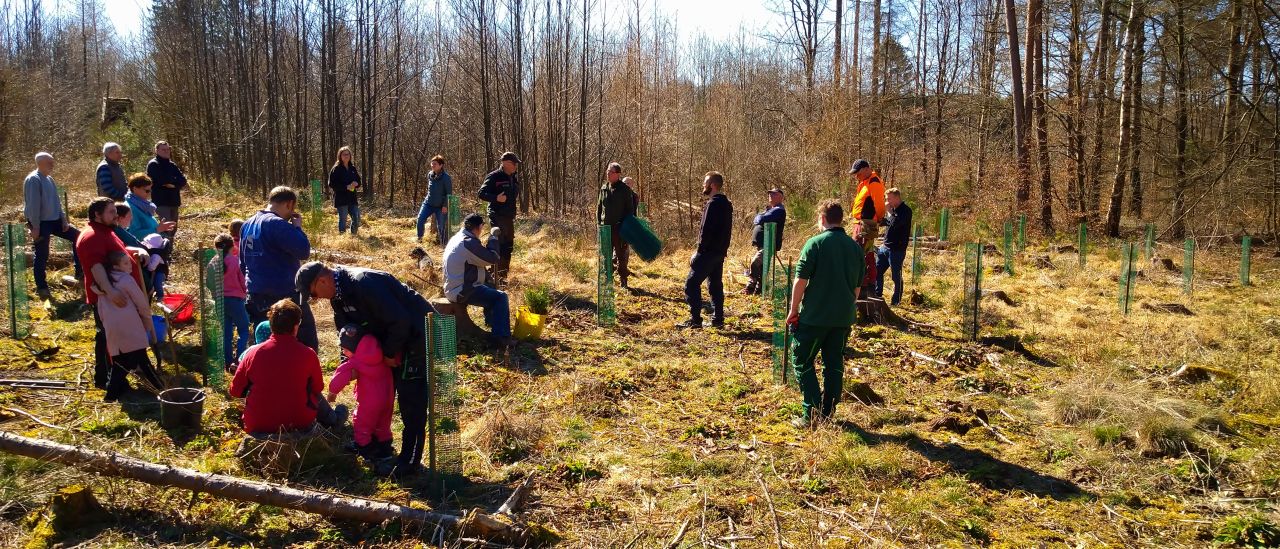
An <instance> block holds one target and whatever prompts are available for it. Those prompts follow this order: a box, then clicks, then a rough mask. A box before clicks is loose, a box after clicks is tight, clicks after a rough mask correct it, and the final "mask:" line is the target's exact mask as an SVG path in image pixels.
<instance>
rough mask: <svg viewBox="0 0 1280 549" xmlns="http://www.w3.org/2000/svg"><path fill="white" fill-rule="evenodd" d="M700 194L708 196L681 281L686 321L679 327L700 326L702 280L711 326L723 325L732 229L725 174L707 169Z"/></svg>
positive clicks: (731, 206)
mask: <svg viewBox="0 0 1280 549" xmlns="http://www.w3.org/2000/svg"><path fill="white" fill-rule="evenodd" d="M702 194H703V195H707V196H710V197H711V199H710V200H708V201H707V206H706V208H705V209H703V211H702V228H701V230H700V231H699V233H698V249H697V251H696V252H695V253H694V254H693V257H692V258H690V259H689V276H688V278H686V279H685V281H684V297H685V301H686V302H688V304H689V320H687V321H685V322H682V323H680V324H677V325H676V326H677V327H679V328H701V327H702V282H703V281H704V280H705V281H706V282H707V293H708V294H710V295H711V309H712V311H713V312H712V315H713V316H712V317H711V326H712V327H715V328H719V327H721V326H724V280H723V278H724V257H725V254H728V253H729V237H730V236H732V235H731V233H732V231H733V204H732V203H730V202H729V198H728V197H726V196H725V195H724V176H723V175H721V174H720V172H714V171H713V172H707V174H706V176H704V177H703V178H702Z"/></svg>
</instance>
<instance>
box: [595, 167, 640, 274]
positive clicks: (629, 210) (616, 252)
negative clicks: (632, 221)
mask: <svg viewBox="0 0 1280 549" xmlns="http://www.w3.org/2000/svg"><path fill="white" fill-rule="evenodd" d="M605 179H606V181H605V183H604V185H602V186H601V187H600V202H599V203H598V204H597V205H596V220H597V221H599V222H600V224H601V225H609V226H610V227H611V229H610V231H609V237H610V239H611V241H612V244H613V263H614V265H613V267H614V272H616V273H618V282H619V285H621V286H622V287H623V288H626V287H627V277H628V276H630V275H631V271H630V270H628V269H627V260H628V258H630V256H631V247H630V246H628V245H627V241H626V240H623V238H622V220H623V219H626V218H627V216H633V215H636V205H638V204H639V203H640V199H639V198H638V197H636V193H635V191H632V190H631V187H630V186H628V185H627V182H626V181H624V180H623V179H622V164H619V163H617V162H614V163H611V164H609V169H608V170H606V171H605Z"/></svg>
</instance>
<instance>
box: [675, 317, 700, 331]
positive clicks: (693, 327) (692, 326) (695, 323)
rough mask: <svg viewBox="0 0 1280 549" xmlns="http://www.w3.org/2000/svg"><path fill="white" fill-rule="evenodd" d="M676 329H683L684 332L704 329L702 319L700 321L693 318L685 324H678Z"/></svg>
mask: <svg viewBox="0 0 1280 549" xmlns="http://www.w3.org/2000/svg"><path fill="white" fill-rule="evenodd" d="M676 327H677V328H680V329H682V330H683V329H690V330H696V329H698V328H701V327H702V319H700V318H691V319H689V320H686V321H684V322H681V323H678V324H676Z"/></svg>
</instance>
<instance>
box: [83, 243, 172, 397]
mask: <svg viewBox="0 0 1280 549" xmlns="http://www.w3.org/2000/svg"><path fill="white" fill-rule="evenodd" d="M106 260H107V263H108V266H109V267H110V269H111V270H110V272H109V273H108V274H107V278H106V279H105V280H98V281H96V282H95V284H97V285H99V287H101V285H102V284H104V283H105V284H108V285H110V286H111V287H112V288H114V289H115V290H116V291H118V292H120V294H121V295H123V296H124V298H125V304H124V305H123V306H121V305H116V304H115V303H112V301H111V300H110V299H99V300H98V305H97V314H98V317H99V318H101V319H102V325H103V326H104V327H105V328H106V332H107V353H108V354H110V355H111V370H110V374H109V375H108V378H107V394H106V396H105V397H104V398H103V400H104V401H106V402H115V401H116V400H118V399H119V398H120V396H121V395H123V394H124V393H125V392H127V391H129V390H131V387H129V380H128V379H127V376H128V374H129V372H134V373H137V374H138V375H139V376H140V377H141V378H142V380H143V382H144V383H146V384H147V385H148V387H147V389H148V390H149V391H150V392H153V393H159V392H160V388H161V383H160V378H159V377H157V376H156V373H155V370H154V369H152V368H151V359H150V358H148V357H147V349H149V348H150V347H151V346H152V345H154V344H155V343H156V341H157V340H156V326H155V323H154V322H152V320H151V309H150V303H149V302H148V301H147V296H145V295H143V293H142V288H141V287H140V286H139V285H138V283H137V282H135V281H134V279H133V277H132V274H133V268H134V263H133V258H132V257H129V254H128V253H125V252H124V251H123V250H113V251H111V252H109V253H108V254H107V257H106Z"/></svg>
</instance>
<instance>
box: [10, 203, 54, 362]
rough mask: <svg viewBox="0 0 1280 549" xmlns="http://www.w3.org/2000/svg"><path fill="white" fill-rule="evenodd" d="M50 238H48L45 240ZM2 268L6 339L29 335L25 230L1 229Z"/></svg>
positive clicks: (12, 225) (13, 225) (15, 226)
mask: <svg viewBox="0 0 1280 549" xmlns="http://www.w3.org/2000/svg"><path fill="white" fill-rule="evenodd" d="M45 238H49V236H47V235H46V236H45ZM4 258H5V261H4V266H5V281H6V288H7V289H8V292H6V294H7V297H8V307H7V309H8V313H9V335H10V336H11V337H13V338H14V339H22V338H24V337H27V336H28V335H30V334H31V295H30V294H29V293H28V290H27V229H26V227H25V226H24V225H22V224H19V223H10V224H7V225H5V226H4Z"/></svg>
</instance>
